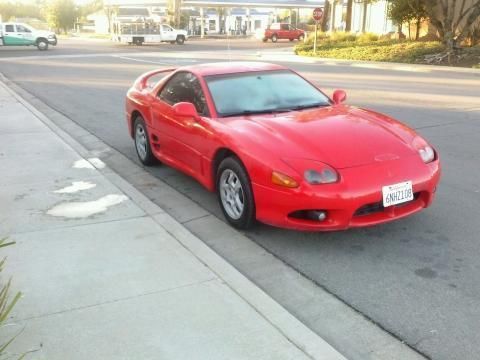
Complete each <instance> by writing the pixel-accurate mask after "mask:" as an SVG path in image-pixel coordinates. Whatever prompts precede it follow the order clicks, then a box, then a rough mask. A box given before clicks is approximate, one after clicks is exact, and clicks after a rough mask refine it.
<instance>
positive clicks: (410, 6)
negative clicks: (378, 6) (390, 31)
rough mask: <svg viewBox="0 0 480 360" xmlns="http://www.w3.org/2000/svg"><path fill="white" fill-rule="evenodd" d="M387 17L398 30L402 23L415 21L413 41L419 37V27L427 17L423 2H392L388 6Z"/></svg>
mask: <svg viewBox="0 0 480 360" xmlns="http://www.w3.org/2000/svg"><path fill="white" fill-rule="evenodd" d="M388 17H389V18H390V19H392V20H393V22H394V23H395V24H397V25H398V26H399V27H400V28H401V25H402V24H403V23H406V22H408V24H409V31H410V23H411V22H412V21H415V23H416V32H415V40H418V38H419V36H420V25H421V22H422V20H424V19H425V18H426V17H427V12H426V9H425V2H424V0H392V1H391V2H390V4H389V6H388Z"/></svg>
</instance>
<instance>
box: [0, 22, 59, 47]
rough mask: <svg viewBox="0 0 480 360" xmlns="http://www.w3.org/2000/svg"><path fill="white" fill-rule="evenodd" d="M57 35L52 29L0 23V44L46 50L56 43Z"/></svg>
mask: <svg viewBox="0 0 480 360" xmlns="http://www.w3.org/2000/svg"><path fill="white" fill-rule="evenodd" d="M57 43H58V40H57V35H55V33H54V32H52V31H45V30H37V29H34V28H33V27H31V26H30V25H27V24H23V23H0V45H2V46H30V45H34V46H36V47H37V48H38V50H47V49H48V46H49V45H53V46H55V45H57Z"/></svg>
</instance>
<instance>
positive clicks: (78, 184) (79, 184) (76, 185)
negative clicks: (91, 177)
mask: <svg viewBox="0 0 480 360" xmlns="http://www.w3.org/2000/svg"><path fill="white" fill-rule="evenodd" d="M95 186H97V184H94V183H91V182H88V181H74V182H72V185H70V186H66V187H64V188H63V189H60V190H56V191H54V193H57V194H73V193H76V192H79V191H83V190H88V189H91V188H94V187H95Z"/></svg>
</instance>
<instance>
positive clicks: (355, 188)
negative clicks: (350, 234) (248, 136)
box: [252, 157, 440, 231]
mask: <svg viewBox="0 0 480 360" xmlns="http://www.w3.org/2000/svg"><path fill="white" fill-rule="evenodd" d="M339 174H340V177H341V180H340V181H339V182H338V183H335V184H325V185H309V184H305V183H302V185H301V186H300V187H299V188H296V189H286V188H281V187H278V186H275V185H272V186H264V185H259V184H256V183H253V184H252V187H253V192H254V195H255V204H256V214H257V219H258V220H259V221H261V222H263V223H266V224H270V225H273V226H278V227H283V228H289V229H295V230H305V231H334V230H344V229H348V228H351V227H363V226H372V225H376V224H381V223H385V222H389V221H393V220H396V219H400V218H403V217H406V216H409V215H411V214H414V213H416V212H418V211H420V210H422V209H424V208H426V207H428V206H429V205H430V204H431V203H432V201H433V199H434V196H435V191H436V188H437V184H438V182H439V179H440V164H439V161H438V160H435V161H433V162H431V163H429V164H423V163H422V162H421V160H420V159H419V158H417V157H413V158H408V159H406V160H402V161H400V160H394V161H389V162H380V163H376V164H372V165H368V166H361V167H355V168H348V169H342V170H339ZM404 181H412V186H413V192H414V194H415V198H414V200H412V201H409V202H406V203H403V204H399V205H395V206H389V207H386V208H384V207H383V204H382V200H383V197H382V187H383V186H386V185H392V184H397V183H400V182H404ZM310 210H319V211H325V212H326V215H327V216H326V219H325V220H323V221H320V220H311V219H308V218H303V217H298V216H297V215H295V214H298V212H303V211H310Z"/></svg>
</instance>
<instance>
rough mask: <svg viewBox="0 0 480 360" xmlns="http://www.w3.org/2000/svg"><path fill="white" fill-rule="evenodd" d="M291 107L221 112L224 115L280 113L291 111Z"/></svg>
mask: <svg viewBox="0 0 480 360" xmlns="http://www.w3.org/2000/svg"><path fill="white" fill-rule="evenodd" d="M289 111H291V109H264V110H243V111H238V112H232V113H227V114H221V116H222V117H229V116H241V115H255V114H278V113H283V112H289Z"/></svg>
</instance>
